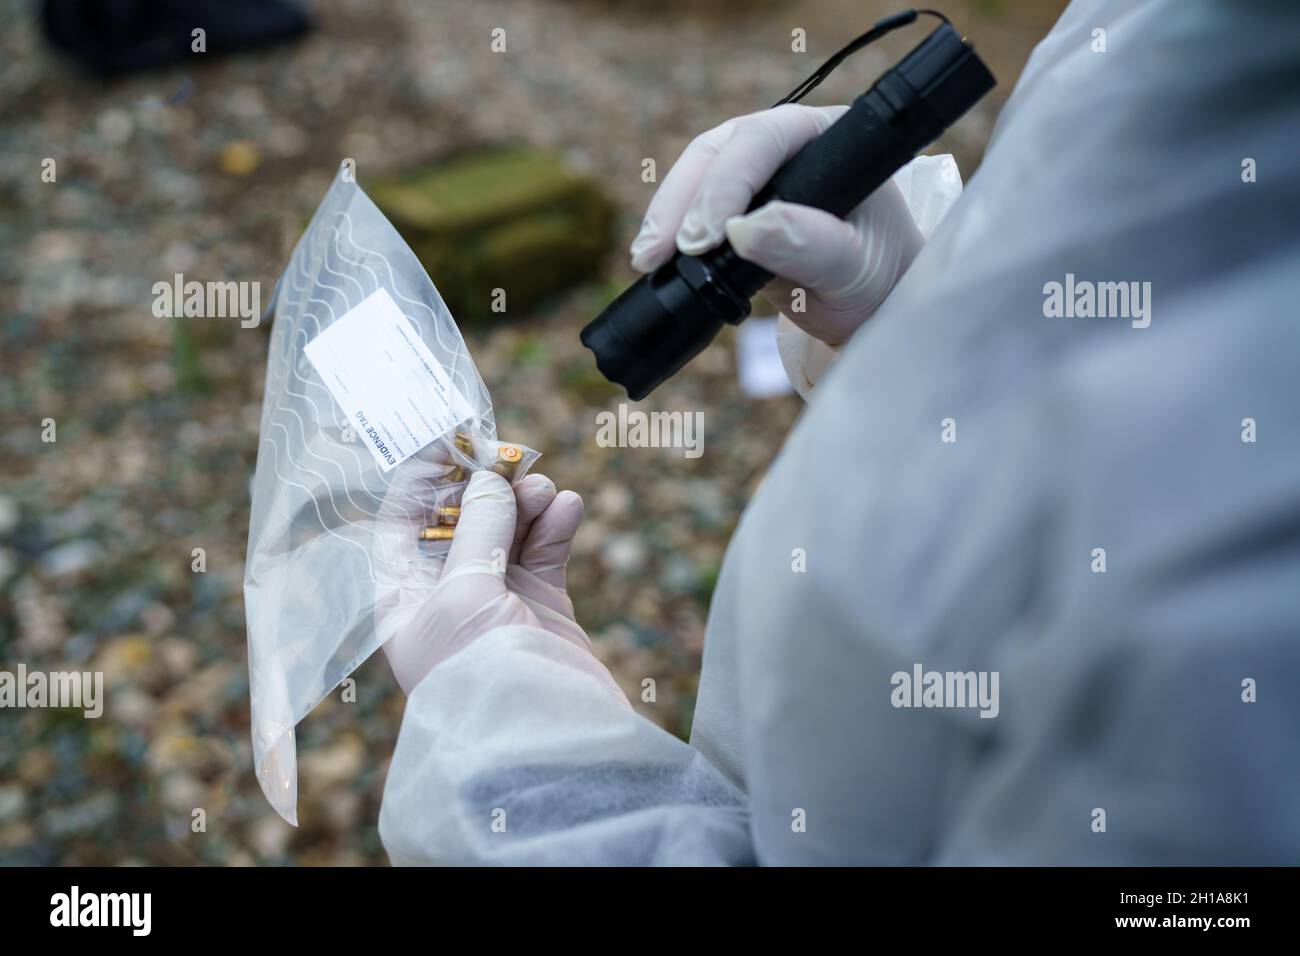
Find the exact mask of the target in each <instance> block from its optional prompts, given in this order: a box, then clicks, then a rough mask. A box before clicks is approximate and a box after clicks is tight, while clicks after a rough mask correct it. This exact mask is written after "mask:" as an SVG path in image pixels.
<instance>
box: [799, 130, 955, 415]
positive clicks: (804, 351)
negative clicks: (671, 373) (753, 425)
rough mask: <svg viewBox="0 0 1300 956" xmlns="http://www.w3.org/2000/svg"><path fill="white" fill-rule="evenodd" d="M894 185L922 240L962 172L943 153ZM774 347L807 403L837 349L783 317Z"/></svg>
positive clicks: (948, 204)
mask: <svg viewBox="0 0 1300 956" xmlns="http://www.w3.org/2000/svg"><path fill="white" fill-rule="evenodd" d="M893 182H894V184H895V185H897V186H898V188H899V191H900V192H901V193H902V194H903V201H904V202H905V203H906V204H907V210H908V212H910V213H911V214H912V220H913V221H914V222H915V223H916V228H917V230H918V231H919V232H920V233H921V236H922V237H923V238H925V239H929V238H930V234H931V233H932V232H934V230H935V229H936V228H937V227H938V225H939V223H940V222H941V221H942V220H943V218H944V217H945V216H946V215H947V214H948V211H949V210H950V209H951V208H952V207H953V204H954V203H956V202H957V199H958V197H959V196H961V189H962V182H961V173H960V172H959V171H958V169H957V161H956V160H955V159H953V157H952V156H951V155H949V154H946V153H945V154H944V155H941V156H918V157H916V159H914V160H912V162H910V163H908V164H907V165H906V166H904V167H903V168H902V169H900V170H899V171H898V172H897V173H895V174H894V178H893ZM900 278H901V276H900ZM776 344H777V349H778V351H779V352H780V355H781V363H782V364H783V365H784V366H785V373H786V375H787V376H789V378H790V383H791V384H792V385H793V386H794V387H795V391H797V392H798V393H799V394H800V395H801V396H802V397H803V399H804V400H805V401H808V400H809V396H810V395H811V393H812V390H813V388H814V386H816V384H817V383H818V382H819V381H820V380H821V379H822V377H823V376H824V375H825V374H826V371H827V370H828V369H829V368H830V367H831V365H832V364H834V362H835V359H836V357H837V356H838V355H839V353H840V349H839V347H838V346H832V345H827V344H826V343H825V342H823V341H822V340H821V339H819V338H817V337H816V336H814V335H811V334H809V333H808V332H807V331H805V330H804V329H801V328H800V327H799V326H798V325H796V324H795V323H794V322H792V321H791V320H790V318H789V317H788V316H787V315H785V314H781V315H780V317H779V319H778V320H777V326H776Z"/></svg>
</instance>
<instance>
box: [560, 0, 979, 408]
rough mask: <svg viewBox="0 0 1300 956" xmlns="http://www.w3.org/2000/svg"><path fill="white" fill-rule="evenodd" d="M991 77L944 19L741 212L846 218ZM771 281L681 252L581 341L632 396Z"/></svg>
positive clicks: (644, 391) (716, 254) (728, 262)
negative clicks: (795, 208)
mask: <svg viewBox="0 0 1300 956" xmlns="http://www.w3.org/2000/svg"><path fill="white" fill-rule="evenodd" d="M920 12H930V11H920ZM917 13H918V11H914V10H909V11H907V12H906V13H902V14H898V15H896V16H894V17H889V18H887V19H886V20H882V21H881V22H880V23H878V24H877V25H876V26H875V27H874V28H873V29H872V30H871V31H870V32H868V33H866V34H863V36H862V37H859V38H858V39H857V40H855V41H854V43H852V44H850V45H849V46H848V47H846V48H845V49H844V50H842V51H840V53H838V54H836V56H835V57H832V58H831V60H829V61H827V63H826V64H825V65H824V66H823V67H822V68H821V69H820V70H819V71H818V72H817V73H814V74H813V76H811V77H809V79H808V80H806V81H805V82H804V84H801V86H800V87H798V88H796V90H795V91H794V92H793V93H791V94H790V96H788V97H786V99H785V100H783V101H782V102H789V101H792V100H795V99H798V98H799V97H800V96H802V95H803V94H804V93H807V92H808V90H810V89H812V88H813V87H814V86H816V85H817V83H819V82H821V79H822V78H824V77H825V76H826V75H827V74H828V73H829V72H830V70H832V69H834V67H835V66H837V65H838V64H839V62H840V61H841V60H842V59H843V58H844V57H846V56H847V55H848V54H849V53H852V52H853V51H854V50H856V49H860V48H861V47H862V46H865V45H866V44H867V43H869V42H871V41H872V40H874V39H876V38H877V37H879V36H882V35H883V34H884V33H887V32H889V31H890V30H893V29H897V28H898V27H899V26H903V25H906V24H908V23H911V22H912V21H914V20H915V19H916V18H917ZM936 15H938V14H936ZM994 83H995V81H994V79H993V74H991V73H990V72H989V70H988V68H987V67H986V66H985V65H984V64H983V62H981V61H980V59H979V57H978V56H976V55H975V51H974V49H972V48H971V46H970V45H969V44H968V43H966V42H965V41H964V40H962V38H961V37H960V36H959V35H958V33H957V31H956V30H954V29H953V28H952V26H951V24H949V23H948V22H947V20H944V22H943V24H942V25H941V26H939V28H938V29H936V30H935V31H934V32H933V33H931V34H930V35H929V36H928V37H926V39H925V40H924V41H923V42H922V43H921V44H920V45H919V46H918V47H916V49H914V50H912V52H911V53H909V54H908V55H907V56H906V57H904V58H903V60H902V61H901V62H900V63H899V64H898V65H897V66H895V67H894V68H893V69H891V70H889V71H888V72H887V73H885V74H884V75H883V76H881V77H880V79H878V80H877V81H876V83H875V85H874V86H872V87H871V89H869V90H868V91H867V92H866V93H864V94H862V95H861V96H859V97H858V98H857V99H856V100H855V101H854V102H853V105H852V107H851V108H850V109H849V111H848V112H847V113H845V114H844V115H843V116H842V117H840V119H838V120H837V121H836V122H835V123H834V124H832V125H831V127H830V128H829V129H827V130H826V132H824V133H822V134H821V135H820V136H818V137H817V138H816V139H814V140H813V141H812V142H810V143H809V144H808V145H807V146H805V147H804V148H803V149H802V150H800V151H799V152H798V153H796V154H795V156H794V157H793V158H791V159H790V160H789V161H788V162H787V163H786V164H785V165H784V166H782V167H781V168H780V169H779V170H778V171H777V172H776V175H774V176H773V177H772V179H771V181H770V182H769V183H768V184H767V185H766V186H765V187H764V188H763V189H762V191H760V192H759V194H758V195H757V196H756V197H755V198H754V201H753V203H752V204H751V205H750V207H749V208H750V210H751V211H752V210H754V209H757V208H758V207H759V206H762V205H764V204H765V203H768V202H770V201H772V200H773V199H781V200H784V201H785V202H790V203H798V204H800V205H804V206H814V207H816V208H818V209H824V210H826V211H827V212H830V213H833V214H835V215H837V216H841V217H842V216H846V215H848V214H849V213H850V212H851V211H852V210H853V209H854V208H855V207H856V206H857V205H858V204H859V203H860V202H862V201H863V200H864V199H866V198H867V197H868V196H869V195H871V193H872V192H874V191H875V190H876V189H877V188H878V187H879V186H880V185H881V184H883V183H884V182H885V181H886V180H888V179H889V178H890V177H891V176H893V175H894V173H896V172H897V171H898V170H899V169H901V168H902V167H903V166H904V165H906V164H907V163H908V162H910V161H911V159H912V158H913V157H914V156H915V155H916V154H917V153H918V152H920V151H921V150H922V149H924V148H925V147H926V146H928V145H929V144H930V143H932V142H934V141H935V140H936V139H938V138H939V135H940V134H941V133H942V132H943V131H944V130H945V129H947V128H948V127H949V126H951V125H952V124H953V123H955V122H956V121H957V120H958V119H959V118H960V117H961V116H962V115H963V114H964V113H965V112H966V111H967V110H969V109H970V108H971V107H972V106H974V105H975V103H976V102H977V101H978V100H979V99H980V97H982V96H983V95H984V94H985V93H987V92H988V91H989V90H991V89H992V88H993V86H994ZM771 279H772V274H771V273H770V272H767V271H766V270H764V269H762V268H760V267H758V266H756V265H754V264H753V263H751V262H746V261H745V260H743V259H741V258H740V257H739V256H737V255H736V253H735V251H734V250H733V249H732V248H731V245H730V244H729V243H727V242H726V241H724V242H723V243H722V244H721V245H719V246H717V247H716V248H714V249H711V250H709V251H708V252H705V253H703V254H701V255H698V256H688V255H684V254H682V253H680V252H679V253H677V254H675V255H674V256H673V258H672V259H671V260H669V261H668V262H666V263H665V264H664V265H662V266H660V267H659V268H658V269H657V270H655V271H654V272H653V273H651V274H650V275H647V276H643V277H642V278H640V279H638V280H637V281H636V282H635V283H633V284H632V285H631V286H629V287H628V288H627V289H626V290H625V291H624V292H623V294H622V295H620V296H619V297H618V298H617V299H615V300H614V301H613V302H612V303H610V304H609V306H607V307H606V308H605V310H604V311H603V312H601V314H600V315H598V316H597V317H596V318H595V319H593V320H592V321H591V322H590V323H588V324H587V327H586V328H584V329H583V330H582V344H583V345H585V346H587V348H589V349H591V350H592V352H594V353H595V355H596V366H597V368H599V369H600V372H601V374H602V375H604V376H605V378H607V379H609V380H610V381H611V382H616V383H618V384H619V385H622V386H623V387H624V388H625V389H627V394H628V396H629V397H630V398H632V399H633V400H640V399H642V398H645V397H646V396H647V395H649V394H650V392H651V391H653V390H654V389H655V387H656V386H658V385H659V384H660V383H661V382H663V381H664V380H665V379H667V378H669V377H670V376H672V375H673V374H675V373H676V372H677V371H678V370H679V369H681V368H682V366H684V365H685V364H686V363H687V362H689V361H690V360H691V359H692V358H694V357H695V356H696V355H698V354H699V353H700V352H701V351H702V350H703V349H704V347H705V346H706V345H708V344H709V343H710V342H712V341H713V338H714V336H716V335H717V334H718V332H719V331H720V330H721V329H722V325H723V323H724V322H725V323H730V324H732V325H737V324H739V323H740V322H742V321H743V320H744V319H745V318H746V317H747V316H748V315H749V300H750V299H751V298H752V297H753V295H754V294H755V293H756V292H758V290H759V289H761V288H762V287H763V286H764V285H766V284H767V283H768V281H770V280H771Z"/></svg>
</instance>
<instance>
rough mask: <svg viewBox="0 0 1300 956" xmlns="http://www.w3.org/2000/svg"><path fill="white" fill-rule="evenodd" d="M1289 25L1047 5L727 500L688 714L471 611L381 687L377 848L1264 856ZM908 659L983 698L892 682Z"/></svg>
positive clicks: (1197, 860)
mask: <svg viewBox="0 0 1300 956" xmlns="http://www.w3.org/2000/svg"><path fill="white" fill-rule="evenodd" d="M1098 29H1100V30H1104V31H1105V50H1104V52H1098V51H1096V50H1095V47H1096V45H1097V44H1096V34H1095V33H1094V31H1095V30H1098ZM1297 37H1300V6H1297V5H1296V4H1294V3H1289V2H1280V0H1279V2H1247V0H1241V2H1235V3H1192V2H1186V0H1164V2H1161V0H1151V2H1141V0H1076V2H1075V3H1074V4H1073V5H1072V6H1071V7H1070V8H1069V9H1068V10H1067V12H1066V13H1065V14H1064V16H1063V17H1062V19H1061V21H1060V23H1059V24H1058V25H1057V26H1056V27H1055V28H1054V30H1053V31H1052V33H1051V34H1050V35H1049V36H1048V37H1047V38H1046V39H1045V40H1044V41H1043V42H1042V43H1041V44H1039V46H1038V48H1037V49H1036V50H1035V51H1034V53H1033V55H1032V57H1031V58H1030V60H1029V63H1028V65H1027V66H1026V68H1025V71H1024V73H1023V75H1022V76H1021V78H1020V82H1019V84H1018V86H1017V88H1016V90H1015V91H1014V93H1013V95H1012V97H1011V99H1010V101H1009V102H1008V103H1007V105H1006V108H1005V109H1004V110H1003V113H1002V115H1001V118H1000V120H999V122H998V125H997V128H996V130H995V132H994V135H993V138H992V141H991V143H990V145H989V148H988V151H987V153H986V156H985V159H984V163H983V166H982V167H981V169H980V171H979V173H978V175H977V176H976V177H974V179H973V180H972V181H971V183H970V184H969V186H968V187H967V189H966V191H965V193H964V195H963V196H962V198H961V199H960V201H959V202H958V203H957V204H956V206H955V207H954V208H953V209H952V210H951V212H950V213H949V214H948V216H947V217H946V219H945V220H944V221H943V223H942V224H941V226H940V227H939V228H938V229H937V230H935V232H934V233H933V235H932V236H930V237H929V239H928V241H927V242H926V244H925V246H924V247H923V248H922V250H921V251H920V254H919V255H918V257H917V258H916V259H915V261H914V262H913V263H912V265H911V268H910V269H909V271H908V272H907V274H906V275H905V276H904V278H903V279H902V281H901V282H900V283H899V285H898V286H897V287H896V288H895V289H894V290H893V292H892V294H891V295H890V297H889V298H888V300H887V301H886V302H885V303H884V305H883V307H882V308H881V309H880V310H879V312H878V313H877V314H876V315H875V316H874V317H873V318H871V319H870V320H869V321H868V322H867V324H866V325H864V326H863V327H862V328H861V329H860V330H859V331H858V332H857V333H856V335H854V336H853V338H852V339H851V340H850V341H849V342H848V343H847V344H846V345H845V346H844V347H843V349H842V351H841V353H840V354H839V355H838V356H837V357H835V358H834V360H833V361H832V362H830V367H829V370H828V371H827V372H826V373H825V376H824V377H822V378H820V379H819V380H817V381H816V385H815V389H814V390H813V391H812V393H811V395H810V404H809V408H808V410H807V412H806V413H805V415H804V416H803V418H802V419H801V420H800V422H799V423H798V425H797V427H796V428H795V429H794V431H793V432H792V434H791V436H790V438H789V440H788V441H787V443H786V446H785V448H784V449H783V450H782V452H781V454H780V456H779V458H778V460H777V461H776V462H775V463H774V465H773V467H772V469H771V472H770V474H769V476H768V478H767V480H766V481H765V483H764V484H763V486H762V488H761V490H760V491H759V493H758V494H757V496H756V497H755V499H754V501H753V502H752V503H751V505H750V507H749V508H748V509H747V511H746V513H745V515H744V517H743V519H742V521H741V524H740V526H739V528H738V530H737V532H736V534H735V537H734V539H733V541H732V544H731V547H730V549H729V551H728V554H727V557H726V560H725V563H724V567H723V573H722V576H721V579H720V581H719V583H718V587H717V590H716V593H715V596H714V600H713V605H712V608H711V612H710V618H709V625H708V634H707V638H706V644H705V656H704V669H703V673H702V677H701V683H700V690H699V699H698V705H697V708H696V715H695V723H694V730H693V735H692V739H691V743H690V745H687V744H686V743H684V742H682V741H680V740H678V739H676V738H674V737H672V736H671V735H669V734H667V733H665V732H664V731H662V730H660V729H659V728H657V727H656V726H654V725H653V724H651V723H650V722H649V721H648V720H646V719H644V718H642V717H640V716H639V715H638V714H637V713H636V712H635V711H633V710H632V708H631V707H630V706H629V705H628V703H627V702H626V701H625V700H623V699H622V698H621V696H620V695H619V694H618V693H617V691H616V690H615V689H613V688H612V682H611V681H610V680H609V678H608V675H607V674H605V673H604V669H603V668H602V667H601V665H600V664H599V663H598V662H596V660H595V659H594V658H593V657H592V656H591V655H590V654H589V653H588V652H587V651H586V650H585V648H584V647H583V646H582V645H581V642H574V641H569V640H565V639H563V638H561V637H557V636H556V635H555V634H553V633H551V632H548V631H547V630H544V629H542V628H536V627H505V628H498V629H495V630H492V631H490V632H488V633H486V634H484V635H483V636H481V637H480V638H479V639H477V640H476V641H474V642H473V643H471V644H469V645H468V646H467V647H465V648H463V649H461V650H458V651H457V652H456V653H454V654H453V655H452V656H451V657H449V658H448V659H446V660H444V661H443V662H442V663H440V664H439V665H438V666H437V667H436V668H434V669H433V670H432V672H431V673H429V675H428V676H427V677H426V678H424V679H423V680H422V681H421V682H420V683H419V684H418V686H416V687H415V688H414V690H413V692H412V693H411V696H410V698H409V702H408V705H407V711H406V715H405V719H404V723H403V726H402V730H401V736H400V739H399V742H398V746H397V750H396V753H395V756H394V759H393V763H392V766H391V770H390V774H389V779H388V784H387V788H386V790H385V795H384V804H383V808H382V811H381V817H380V831H381V834H382V837H383V840H384V843H385V846H386V847H387V848H388V851H389V853H390V855H391V857H392V859H393V861H394V862H397V863H410V862H447V863H507V864H514V863H552V864H649V863H656V864H711V863H719V864H745V863H764V864H811V863H828V864H846V863H867V864H872V863H875V864H892V863H953V864H1003V863H1007V864H1057V863H1133V864H1232V863H1251V864H1256V863H1290V864H1295V863H1300V809H1298V808H1300V694H1297V692H1296V688H1297V687H1300V643H1298V642H1300V630H1298V629H1297V628H1298V627H1300V401H1298V398H1300V388H1298V387H1297V384H1296V383H1297V360H1298V358H1300V322H1297V315H1296V310H1297V301H1298V299H1300V297H1298V296H1297V292H1298V291H1300V226H1298V225H1297V214H1298V213H1300V164H1298V163H1297V156H1298V155H1300V132H1298V130H1300V43H1298V41H1297ZM1248 160H1249V161H1251V162H1249V163H1248V162H1247V161H1248ZM1247 168H1251V169H1253V170H1254V172H1255V176H1254V179H1255V181H1250V182H1247V181H1244V179H1249V178H1251V177H1249V176H1245V177H1244V176H1243V170H1246V169H1247ZM914 208H915V207H914ZM1067 276H1072V277H1073V278H1072V279H1069V280H1067ZM1067 281H1069V282H1071V283H1079V282H1097V283H1101V282H1125V283H1129V282H1138V283H1144V282H1149V283H1150V286H1149V289H1150V293H1149V295H1148V296H1146V298H1145V304H1144V306H1143V308H1144V309H1145V315H1144V316H1138V315H1136V314H1134V315H1132V316H1129V315H1125V316H1121V317H1113V318H1088V317H1078V316H1074V317H1066V316H1061V317H1048V315H1047V314H1046V312H1047V311H1050V309H1047V308H1046V306H1045V302H1046V300H1047V298H1048V296H1047V294H1046V293H1045V288H1046V287H1048V284H1050V283H1053V282H1056V283H1062V284H1064V283H1066V282H1067ZM1131 305H1132V306H1134V307H1135V306H1136V300H1135V301H1134V303H1131ZM1130 311H1131V312H1134V313H1135V312H1136V308H1133V309H1131V310H1130ZM1148 321H1149V324H1145V325H1144V323H1146V322H1148ZM787 331H788V330H787ZM793 338H794V337H793V336H790V335H789V334H787V335H786V336H785V339H786V343H785V347H786V349H787V352H790V351H791V345H792V340H793ZM793 345H794V347H795V348H794V350H795V351H797V350H798V347H799V343H798V342H793ZM814 352H817V350H816V349H812V350H810V352H809V353H808V354H812V353H814ZM821 358H822V359H823V360H824V359H825V358H826V356H825V355H822V357H821ZM796 361H797V360H796ZM813 364H817V365H819V368H820V365H824V364H826V363H825V362H824V361H820V362H814V363H813ZM816 371H817V370H814V372H816ZM1248 419H1249V420H1250V421H1249V422H1247V421H1246V420H1248ZM1252 430H1253V435H1252V434H1251V432H1252ZM945 437H946V438H950V439H951V438H955V441H954V440H948V441H945V440H943V439H944V438H945ZM1247 437H1253V438H1254V439H1255V440H1254V441H1249V440H1243V439H1244V438H1247ZM799 549H801V550H799ZM1098 549H1104V555H1103V556H1104V562H1105V564H1104V567H1105V570H1104V572H1103V571H1099V570H1098V568H1099V563H1098V561H1099V555H1101V554H1102V552H1100V551H1099V550H1098ZM800 553H801V554H803V555H804V556H805V558H806V571H804V572H802V573H799V572H796V571H795V570H793V567H794V565H795V564H796V563H797V561H796V555H797V554H800ZM575 586H577V587H581V582H576V583H575ZM917 664H920V665H922V666H923V668H924V669H925V670H927V671H929V670H936V671H941V672H946V671H959V672H967V671H975V672H997V673H998V674H999V675H1000V683H999V688H1000V694H999V700H998V708H997V716H996V717H995V718H993V719H983V718H981V717H980V712H979V710H977V709H973V708H933V709H930V708H923V707H922V708H914V707H910V708H903V707H895V706H893V703H892V701H893V698H894V695H893V694H892V691H893V690H894V687H893V684H892V675H894V674H895V673H896V672H900V671H901V672H906V673H909V674H910V673H911V672H912V670H913V668H914V665H917ZM1252 682H1253V683H1252ZM1243 688H1245V689H1243ZM1252 690H1253V692H1252ZM496 810H504V811H505V819H506V821H507V823H506V826H505V829H504V831H501V830H500V829H499V828H494V826H493V820H494V811H496ZM1098 811H1104V815H1099V813H1098ZM800 820H802V821H803V822H804V826H802V827H801V826H799V825H798V824H799V821H800ZM1099 820H1104V830H1102V829H1100V828H1099V826H1098V821H1099Z"/></svg>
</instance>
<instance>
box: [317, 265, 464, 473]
mask: <svg viewBox="0 0 1300 956" xmlns="http://www.w3.org/2000/svg"><path fill="white" fill-rule="evenodd" d="M305 351H306V353H307V358H308V359H309V360H310V361H311V364H312V365H313V366H315V368H316V371H317V372H319V373H320V376H321V378H322V379H323V380H324V382H325V386H326V388H328V389H329V390H330V394H331V395H333V396H334V400H335V401H336V402H338V403H339V406H340V407H341V408H342V409H343V411H344V412H346V413H347V417H348V421H349V422H350V423H351V424H352V425H353V426H354V427H355V428H356V431H357V437H358V438H359V439H360V441H361V443H362V444H364V445H365V446H366V447H367V448H369V449H370V453H371V454H372V455H374V457H375V461H376V462H377V463H378V465H379V468H380V470H381V471H389V470H391V469H393V468H396V467H397V466H398V465H400V464H401V463H402V462H404V461H405V460H406V459H407V458H409V457H411V455H413V454H415V453H416V452H417V451H419V450H420V449H421V448H423V447H424V446H425V445H427V444H429V442H431V441H433V440H434V439H436V438H439V437H441V436H443V435H445V434H447V432H449V431H451V430H452V429H453V428H455V427H456V426H457V425H459V424H460V423H461V422H463V421H465V420H466V419H467V418H470V417H472V416H473V414H474V412H473V409H472V408H471V407H470V404H469V402H468V401H466V400H465V396H463V395H462V394H461V393H460V392H459V391H458V390H457V389H456V386H455V385H453V384H452V382H451V380H450V379H449V378H448V377H447V372H446V370H445V369H444V368H443V367H442V365H440V364H439V362H438V360H437V359H435V358H434V357H433V353H432V352H430V351H429V348H428V346H427V345H425V344H424V342H423V341H422V340H421V338H420V333H419V332H418V331H417V330H416V328H415V326H414V325H412V324H411V322H410V320H409V319H407V317H406V315H405V314H404V313H403V312H402V310H401V309H399V308H398V307H397V303H396V302H394V301H393V298H392V296H390V295H389V294H388V290H386V289H384V288H382V287H381V288H379V289H376V290H375V291H374V292H372V293H371V294H370V295H369V296H367V297H366V298H365V299H363V300H362V301H361V303H360V304H359V305H357V306H356V307H355V308H352V309H349V310H348V311H347V312H346V313H345V314H344V315H343V317H342V318H341V319H339V320H338V321H337V322H335V323H334V324H333V325H331V326H329V327H328V328H327V329H325V331H323V332H321V334H320V335H318V336H316V338H314V339H312V340H311V341H310V342H308V343H307V347H306V350H305Z"/></svg>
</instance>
